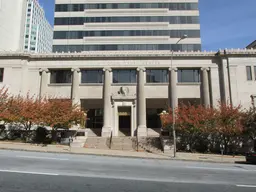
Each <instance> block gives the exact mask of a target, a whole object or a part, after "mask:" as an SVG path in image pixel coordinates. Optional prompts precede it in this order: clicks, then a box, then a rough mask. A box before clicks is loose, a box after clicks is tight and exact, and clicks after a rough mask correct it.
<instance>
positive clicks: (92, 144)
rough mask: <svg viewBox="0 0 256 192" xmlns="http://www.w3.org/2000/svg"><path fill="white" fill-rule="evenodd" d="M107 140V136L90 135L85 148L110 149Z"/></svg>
mask: <svg viewBox="0 0 256 192" xmlns="http://www.w3.org/2000/svg"><path fill="white" fill-rule="evenodd" d="M107 141H108V138H105V137H88V138H87V140H86V142H85V144H84V148H91V149H109V147H108V144H107Z"/></svg>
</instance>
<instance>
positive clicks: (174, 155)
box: [170, 34, 188, 157]
mask: <svg viewBox="0 0 256 192" xmlns="http://www.w3.org/2000/svg"><path fill="white" fill-rule="evenodd" d="M187 37H188V36H187V35H186V34H184V35H183V36H182V37H181V38H180V39H179V40H178V41H177V42H176V44H175V45H177V44H178V43H179V42H180V41H182V40H183V39H186V38H187ZM171 51H172V57H171V68H173V50H171ZM170 104H172V134H173V157H176V131H175V112H174V110H175V108H174V107H175V106H174V104H175V102H174V98H172V101H171V103H170Z"/></svg>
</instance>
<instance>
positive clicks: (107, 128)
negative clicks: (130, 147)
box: [101, 126, 111, 137]
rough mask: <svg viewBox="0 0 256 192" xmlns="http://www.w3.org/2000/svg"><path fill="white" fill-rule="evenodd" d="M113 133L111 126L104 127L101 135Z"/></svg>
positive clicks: (107, 135)
mask: <svg viewBox="0 0 256 192" xmlns="http://www.w3.org/2000/svg"><path fill="white" fill-rule="evenodd" d="M110 135H111V127H105V126H104V127H102V130H101V137H110Z"/></svg>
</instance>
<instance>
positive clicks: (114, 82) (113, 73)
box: [112, 68, 137, 84]
mask: <svg viewBox="0 0 256 192" xmlns="http://www.w3.org/2000/svg"><path fill="white" fill-rule="evenodd" d="M120 71H129V73H130V75H129V78H130V80H129V81H130V82H124V81H120V77H123V75H121V76H120V73H119V72H120ZM132 71H133V72H134V74H132ZM115 73H117V81H115V79H114V78H115ZM132 75H135V80H134V81H133V77H132ZM112 83H113V84H135V83H137V71H136V69H131V68H129V69H112Z"/></svg>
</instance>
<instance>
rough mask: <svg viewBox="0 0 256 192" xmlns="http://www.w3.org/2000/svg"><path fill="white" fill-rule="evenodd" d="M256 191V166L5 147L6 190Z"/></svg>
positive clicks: (1, 182) (1, 170)
mask: <svg viewBox="0 0 256 192" xmlns="http://www.w3.org/2000/svg"><path fill="white" fill-rule="evenodd" d="M56 191H57V192H58V191H59V192H85V191H86V192H87V191H88V192H102V191H104V192H115V191H117V192H135V191H136V192H140V191H145V192H151V191H156V192H167V191H168V192H170V191H171V192H176V191H186V192H187V191H188V192H189V191H195V192H199V191H202V192H203V191H204V192H205V191H207V192H213V191H216V192H217V191H218V192H220V191H227V192H237V191H241V192H247V191H248V192H255V191H256V166H255V165H243V164H217V163H202V162H187V161H173V160H169V161H168V160H149V159H132V158H116V157H104V156H91V155H71V154H70V155H69V154H51V153H34V152H18V151H5V150H0V192H56Z"/></svg>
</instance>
